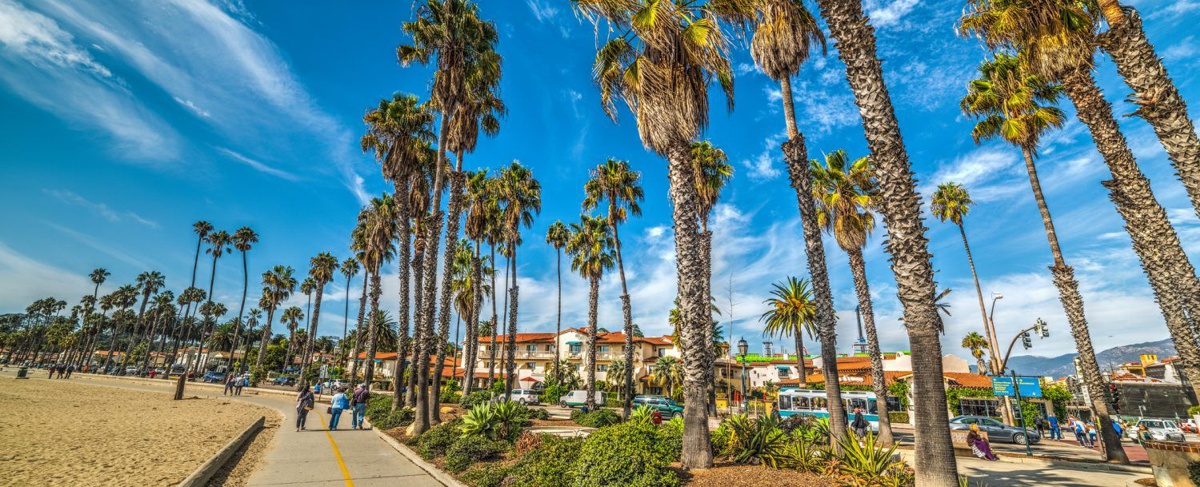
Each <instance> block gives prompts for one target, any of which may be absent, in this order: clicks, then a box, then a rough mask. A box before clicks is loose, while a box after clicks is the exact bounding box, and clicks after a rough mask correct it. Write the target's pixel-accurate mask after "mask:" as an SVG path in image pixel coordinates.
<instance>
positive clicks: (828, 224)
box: [809, 149, 878, 250]
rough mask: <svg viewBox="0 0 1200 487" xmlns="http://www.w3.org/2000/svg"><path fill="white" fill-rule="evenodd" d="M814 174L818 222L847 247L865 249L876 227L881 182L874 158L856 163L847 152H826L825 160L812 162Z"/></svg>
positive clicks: (857, 160) (811, 167) (847, 248)
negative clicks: (872, 162)
mask: <svg viewBox="0 0 1200 487" xmlns="http://www.w3.org/2000/svg"><path fill="white" fill-rule="evenodd" d="M809 172H811V173H812V179H813V185H812V193H813V199H814V200H816V206H817V223H818V224H819V225H820V226H821V228H823V229H824V230H825V231H826V232H830V233H832V234H833V237H834V239H835V240H837V243H838V246H839V247H841V248H842V249H844V250H852V249H859V248H862V247H863V246H864V245H866V244H867V237H868V236H869V235H870V234H871V231H872V230H874V229H875V209H876V198H877V196H878V195H877V193H878V184H877V182H876V180H875V168H874V167H873V166H872V165H871V160H870V158H867V157H860V158H858V159H856V160H855V161H854V162H853V163H851V162H850V160H849V158H848V157H847V156H846V151H844V150H840V149H839V150H836V151H833V152H831V153H828V154H825V161H824V163H822V161H820V160H818V159H813V160H812V161H810V162H809Z"/></svg>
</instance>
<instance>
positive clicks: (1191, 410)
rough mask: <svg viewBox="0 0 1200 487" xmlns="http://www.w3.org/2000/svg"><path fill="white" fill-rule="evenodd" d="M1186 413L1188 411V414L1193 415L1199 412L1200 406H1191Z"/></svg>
mask: <svg viewBox="0 0 1200 487" xmlns="http://www.w3.org/2000/svg"><path fill="white" fill-rule="evenodd" d="M1187 413H1188V416H1195V415H1197V414H1200V406H1192V407H1190V408H1188V410H1187Z"/></svg>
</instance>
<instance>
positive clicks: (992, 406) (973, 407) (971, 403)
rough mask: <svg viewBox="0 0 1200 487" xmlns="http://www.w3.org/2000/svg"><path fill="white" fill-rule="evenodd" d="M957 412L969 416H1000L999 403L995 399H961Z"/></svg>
mask: <svg viewBox="0 0 1200 487" xmlns="http://www.w3.org/2000/svg"><path fill="white" fill-rule="evenodd" d="M958 410H959V411H958V412H959V414H963V415H970V416H988V417H999V416H1000V401H998V400H996V399H975V398H965V397H964V398H962V399H960V400H959V403H958Z"/></svg>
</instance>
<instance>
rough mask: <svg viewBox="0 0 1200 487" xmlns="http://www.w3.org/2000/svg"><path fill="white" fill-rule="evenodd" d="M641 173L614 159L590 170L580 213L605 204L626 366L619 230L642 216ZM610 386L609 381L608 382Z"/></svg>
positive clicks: (628, 331) (626, 306) (629, 346)
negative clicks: (614, 259)
mask: <svg viewBox="0 0 1200 487" xmlns="http://www.w3.org/2000/svg"><path fill="white" fill-rule="evenodd" d="M641 179H642V175H641V173H639V172H637V171H634V170H632V169H630V167H629V163H628V162H626V161H622V160H617V159H609V160H607V161H605V162H604V163H603V164H600V165H598V166H596V167H595V168H594V169H592V170H591V178H590V179H588V181H587V183H585V184H584V186H583V192H584V195H585V197H584V199H583V210H584V211H590V210H592V209H594V208H596V207H598V206H600V203H601V202H603V201H607V202H608V214H607V216H606V217H605V220H608V225H609V227H611V228H612V239H613V251H614V253H615V254H616V257H617V274H618V275H619V276H620V278H621V312H622V314H623V315H624V317H625V363H626V364H632V363H633V309H632V306H630V303H629V286H628V284H626V282H625V263H624V260H622V258H621V234H620V233H619V231H618V227H619V226H620V224H621V223H624V222H625V220H626V219H627V218H629V217H630V216H641V214H642V208H641V206H639V205H638V203H639V202H641V201H642V200H643V199H645V192H644V191H643V190H642V183H641ZM621 372H622V373H624V374H625V377H624V378H623V380H621V382H620V384H621V385H622V386H623V387H624V389H623V390H622V392H621V397H622V398H624V401H623V406H622V407H623V414H624V416H623V417H625V418H628V417H629V409H630V406H631V403H630V402H629V401H630V400H631V399H632V398H633V367H625V368H623V369H622V370H621ZM609 382H610V383H612V381H609Z"/></svg>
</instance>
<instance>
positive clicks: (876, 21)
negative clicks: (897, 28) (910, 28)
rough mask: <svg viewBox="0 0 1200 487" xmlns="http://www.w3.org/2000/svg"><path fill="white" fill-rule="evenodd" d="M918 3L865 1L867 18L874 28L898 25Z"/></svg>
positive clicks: (893, 0)
mask: <svg viewBox="0 0 1200 487" xmlns="http://www.w3.org/2000/svg"><path fill="white" fill-rule="evenodd" d="M919 3H920V1H919V0H890V1H889V0H867V2H866V9H867V16H868V17H869V18H870V19H871V24H872V25H874V26H875V27H876V28H880V29H883V28H887V27H891V26H894V25H896V24H898V23H900V21H901V20H903V19H904V18H905V17H906V16H907V15H908V13H909V12H911V11H912V10H913V8H914V7H916V6H917V5H918V4H919Z"/></svg>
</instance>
